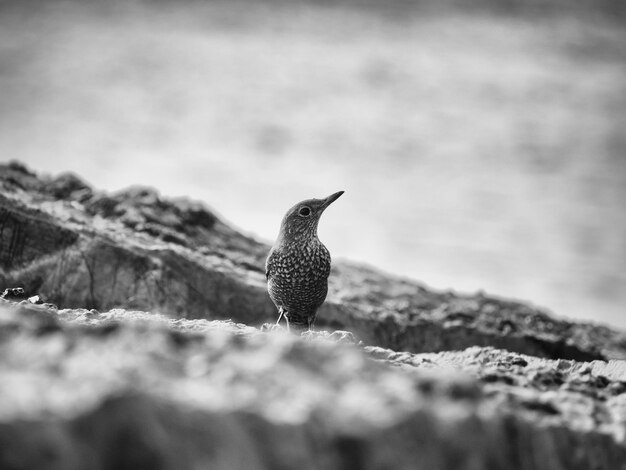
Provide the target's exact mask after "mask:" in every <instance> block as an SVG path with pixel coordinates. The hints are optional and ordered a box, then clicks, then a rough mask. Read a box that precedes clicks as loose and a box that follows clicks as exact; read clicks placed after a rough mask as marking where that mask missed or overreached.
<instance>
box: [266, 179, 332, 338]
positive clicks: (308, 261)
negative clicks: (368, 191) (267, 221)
mask: <svg viewBox="0 0 626 470" xmlns="http://www.w3.org/2000/svg"><path fill="white" fill-rule="evenodd" d="M343 193H344V191H338V192H336V193H333V194H331V195H330V196H328V197H327V198H325V199H307V200H305V201H302V202H299V203H298V204H296V205H295V206H293V207H292V208H291V209H289V210H288V211H287V213H286V214H285V216H284V217H283V219H282V222H281V224H280V231H279V233H278V237H277V238H276V241H275V242H274V245H273V246H272V248H271V249H270V252H269V255H268V256H267V260H266V261H265V277H266V278H267V290H268V293H269V295H270V298H271V299H272V302H274V305H275V306H276V308H277V309H278V321H277V322H276V325H279V323H280V320H281V319H282V318H284V319H285V322H286V324H287V330H288V331H290V325H291V326H292V327H293V328H294V329H295V330H296V331H305V330H306V329H308V331H311V328H312V327H313V323H314V322H315V316H316V315H317V310H318V309H319V308H320V307H321V305H322V304H323V303H324V300H325V299H326V294H327V293H328V276H329V275H330V261H331V260H330V253H329V251H328V249H327V248H326V247H325V246H324V244H323V243H322V242H321V241H320V239H319V238H318V236H317V225H318V223H319V221H320V217H321V216H322V213H323V212H324V211H325V210H326V209H327V208H328V206H330V205H331V204H332V203H333V202H335V201H336V200H337V199H338V198H339V196H341V195H342V194H343Z"/></svg>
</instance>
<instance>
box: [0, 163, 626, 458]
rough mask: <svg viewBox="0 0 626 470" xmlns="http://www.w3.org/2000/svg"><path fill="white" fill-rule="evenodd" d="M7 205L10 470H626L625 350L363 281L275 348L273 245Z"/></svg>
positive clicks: (135, 193) (63, 207)
mask: <svg viewBox="0 0 626 470" xmlns="http://www.w3.org/2000/svg"><path fill="white" fill-rule="evenodd" d="M0 189H1V193H0V285H4V286H5V287H17V286H23V288H15V289H7V290H5V292H4V294H2V296H1V299H0V468H2V469H5V468H6V469H15V470H21V469H38V468H46V469H69V470H73V469H77V470H78V469H81V470H83V469H86V470H89V469H98V470H101V469H106V470H108V469H112V470H113V469H124V468H146V469H148V468H149V469H162V470H168V469H195V468H211V469H240V468H241V469H243V468H245V469H256V468H259V469H291V468H304V469H308V468H310V469H318V468H319V469H331V470H332V469H361V468H363V469H380V470H382V469H392V468H393V469H396V468H398V469H400V468H407V469H408V468H411V469H413V468H415V469H428V470H438V469H501V468H510V469H524V470H525V469H587V468H589V469H591V468H593V469H607V470H609V469H622V470H624V469H626V361H624V360H623V359H624V358H626V335H625V334H624V333H623V332H620V331H617V330H614V329H611V328H609V327H605V326H600V325H594V324H587V323H576V322H571V321H567V320H564V319H558V318H555V317H553V316H551V315H550V314H548V313H547V312H545V311H542V310H541V309H538V308H535V307H533V306H530V305H527V304H524V303H521V302H513V301H508V300H505V299H499V298H495V297H492V296H488V295H485V294H482V293H481V294H476V295H459V294H455V293H452V292H436V291H433V290H430V289H428V288H426V287H425V286H422V285H420V284H418V283H415V282H412V281H409V280H406V279H400V278H397V277H394V276H391V275H387V274H383V273H381V272H379V271H376V270H375V269H372V268H369V267H363V266H358V265H355V264H353V263H349V262H339V263H336V264H335V266H334V270H333V274H332V278H331V292H330V295H329V301H328V302H327V303H326V304H325V306H324V308H323V309H322V311H321V312H320V315H319V323H320V325H319V326H320V327H321V329H320V331H317V332H315V333H312V334H308V335H305V336H295V335H291V334H287V333H286V332H284V331H280V330H279V331H271V332H265V331H262V330H261V329H259V328H257V327H258V326H260V325H261V324H262V323H263V322H266V321H271V320H274V319H275V312H274V307H273V306H272V304H271V302H270V301H269V298H268V296H267V294H266V292H265V279H264V275H263V260H264V257H265V255H266V253H267V250H268V247H267V245H265V244H263V243H261V242H259V241H257V240H254V239H253V238H251V237H249V236H246V235H244V234H241V233H238V232H237V231H235V230H234V229H232V228H231V227H229V226H228V225H227V224H226V223H224V222H223V221H221V220H220V219H219V218H218V217H217V216H216V215H215V214H214V213H213V212H212V211H211V210H210V209H208V208H206V207H205V206H203V205H202V204H199V203H195V202H190V201H187V200H182V199H180V200H167V199H165V198H162V197H160V196H159V195H158V194H157V193H156V191H154V190H151V189H145V188H142V189H139V188H133V189H129V190H126V191H122V192H120V193H117V194H106V193H103V192H99V191H97V190H94V189H93V188H91V187H90V186H88V185H87V184H86V183H84V182H83V181H81V180H80V179H79V178H78V177H76V176H73V175H69V174H66V175H61V176H59V177H56V178H50V177H45V176H38V175H36V174H34V173H32V172H31V171H29V170H28V169H26V168H24V167H23V166H22V165H20V164H17V163H12V164H9V165H0ZM157 312H158V313H157ZM226 319H229V320H226ZM336 330H347V331H336Z"/></svg>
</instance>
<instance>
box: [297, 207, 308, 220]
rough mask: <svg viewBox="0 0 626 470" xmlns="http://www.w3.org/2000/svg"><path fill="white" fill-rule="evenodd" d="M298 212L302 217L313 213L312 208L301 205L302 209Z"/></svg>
mask: <svg viewBox="0 0 626 470" xmlns="http://www.w3.org/2000/svg"><path fill="white" fill-rule="evenodd" d="M298 214H299V215H300V216H302V217H308V216H310V215H311V209H310V208H309V207H306V206H304V207H301V208H300V210H299V211H298Z"/></svg>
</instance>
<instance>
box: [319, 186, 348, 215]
mask: <svg viewBox="0 0 626 470" xmlns="http://www.w3.org/2000/svg"><path fill="white" fill-rule="evenodd" d="M342 194H343V191H337V192H336V193H333V194H331V195H330V196H328V197H327V198H326V199H324V202H322V206H321V207H320V209H321V210H324V209H326V208H327V207H328V206H330V205H331V204H332V203H333V202H335V201H336V200H337V199H339V196H341V195H342Z"/></svg>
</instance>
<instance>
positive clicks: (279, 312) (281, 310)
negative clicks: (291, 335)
mask: <svg viewBox="0 0 626 470" xmlns="http://www.w3.org/2000/svg"><path fill="white" fill-rule="evenodd" d="M281 318H283V308H282V307H279V309H278V320H276V324H277V325H278V324H279V323H280V319H281Z"/></svg>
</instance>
